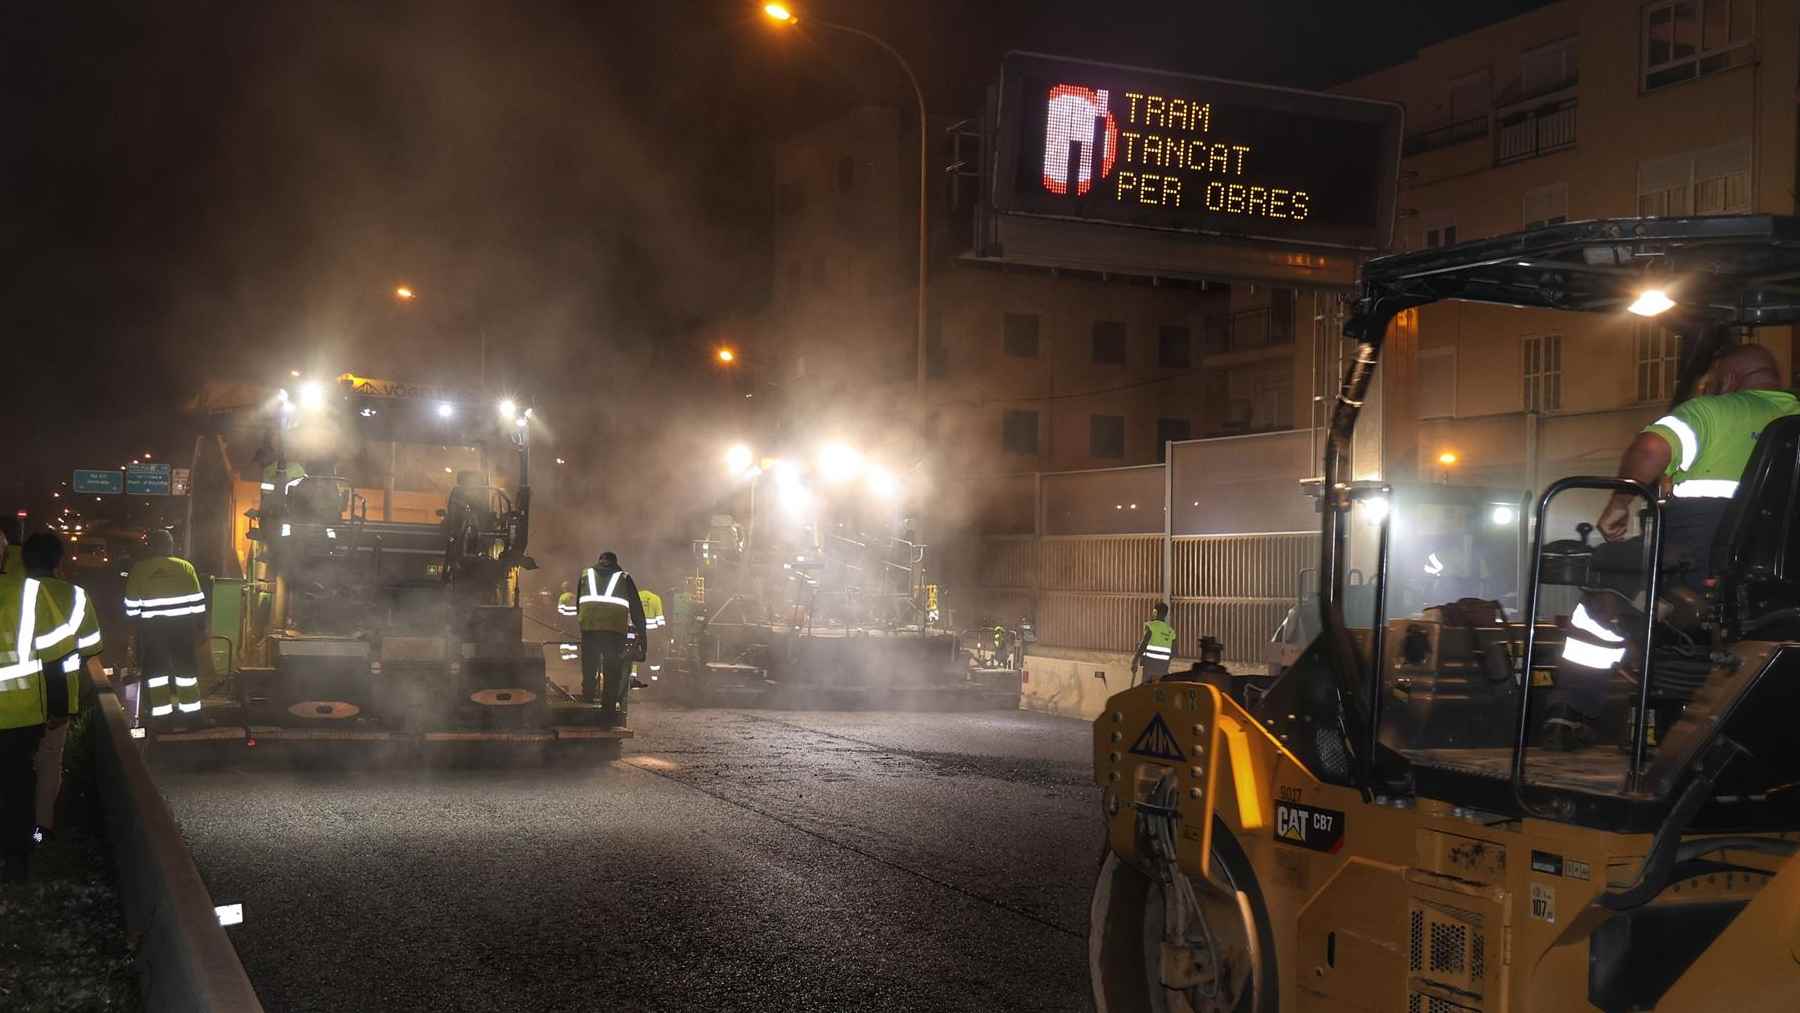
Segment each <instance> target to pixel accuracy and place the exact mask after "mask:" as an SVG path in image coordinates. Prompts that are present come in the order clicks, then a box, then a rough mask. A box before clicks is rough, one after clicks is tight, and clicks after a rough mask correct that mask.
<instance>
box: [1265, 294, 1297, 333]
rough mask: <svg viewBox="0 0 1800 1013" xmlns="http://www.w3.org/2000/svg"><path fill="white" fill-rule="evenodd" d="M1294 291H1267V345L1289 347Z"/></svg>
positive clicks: (1292, 331) (1292, 322) (1292, 324)
mask: <svg viewBox="0 0 1800 1013" xmlns="http://www.w3.org/2000/svg"><path fill="white" fill-rule="evenodd" d="M1294 295H1295V293H1294V290H1293V289H1291V288H1272V289H1270V290H1269V344H1271V345H1289V344H1293V341H1294Z"/></svg>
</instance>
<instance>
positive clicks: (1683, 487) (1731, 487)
mask: <svg viewBox="0 0 1800 1013" xmlns="http://www.w3.org/2000/svg"><path fill="white" fill-rule="evenodd" d="M1737 487H1738V484H1737V482H1736V481H1735V480H1733V479H1729V478H1690V479H1688V480H1687V481H1685V482H1676V483H1675V490H1674V492H1675V498H1676V499H1730V498H1731V497H1733V496H1736V495H1737Z"/></svg>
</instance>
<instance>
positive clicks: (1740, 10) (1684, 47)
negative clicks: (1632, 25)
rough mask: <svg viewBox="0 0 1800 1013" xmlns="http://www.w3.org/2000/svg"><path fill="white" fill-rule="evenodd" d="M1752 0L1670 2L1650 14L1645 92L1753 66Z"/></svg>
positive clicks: (1645, 45) (1645, 48)
mask: <svg viewBox="0 0 1800 1013" xmlns="http://www.w3.org/2000/svg"><path fill="white" fill-rule="evenodd" d="M1753 9H1754V5H1753V4H1751V3H1750V2H1748V0H1665V2H1663V3H1657V4H1652V5H1650V6H1649V7H1646V8H1645V9H1644V34H1643V51H1642V59H1643V62H1644V90H1645V91H1650V90H1651V89H1654V88H1661V87H1663V86H1664V85H1670V84H1678V83H1680V82H1682V81H1692V80H1693V79H1695V78H1697V77H1702V76H1704V75H1707V74H1713V73H1717V72H1718V71H1721V70H1729V69H1731V68H1732V67H1740V66H1743V65H1744V64H1746V63H1748V62H1750V58H1751V55H1752V54H1751V47H1750V46H1749V45H1748V43H1749V42H1750V33H1751V29H1752V28H1753V27H1754V25H1753V21H1754V15H1753V14H1752V13H1751V12H1752V10H1753Z"/></svg>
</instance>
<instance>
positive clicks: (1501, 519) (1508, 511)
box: [1491, 505, 1519, 527]
mask: <svg viewBox="0 0 1800 1013" xmlns="http://www.w3.org/2000/svg"><path fill="white" fill-rule="evenodd" d="M1491 516H1492V519H1493V522H1494V523H1495V524H1496V525H1499V526H1500V527H1505V526H1507V525H1508V524H1511V523H1512V522H1513V521H1514V520H1516V519H1517V518H1518V516H1519V515H1518V514H1517V513H1515V512H1514V511H1513V508H1512V507H1509V506H1504V505H1503V506H1497V507H1495V508H1494V512H1493V514H1492V515H1491Z"/></svg>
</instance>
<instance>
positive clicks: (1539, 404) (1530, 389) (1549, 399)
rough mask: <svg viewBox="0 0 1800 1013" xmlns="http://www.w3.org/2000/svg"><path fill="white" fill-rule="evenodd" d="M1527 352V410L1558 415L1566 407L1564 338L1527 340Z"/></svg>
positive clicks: (1525, 354) (1525, 343)
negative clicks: (1564, 391) (1557, 411)
mask: <svg viewBox="0 0 1800 1013" xmlns="http://www.w3.org/2000/svg"><path fill="white" fill-rule="evenodd" d="M1523 349H1524V374H1525V410H1526V411H1528V412H1553V411H1556V410H1557V409H1559V408H1561V407H1562V335H1560V334H1543V335H1537V336H1534V337H1529V338H1526V339H1525V340H1524V342H1523Z"/></svg>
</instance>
